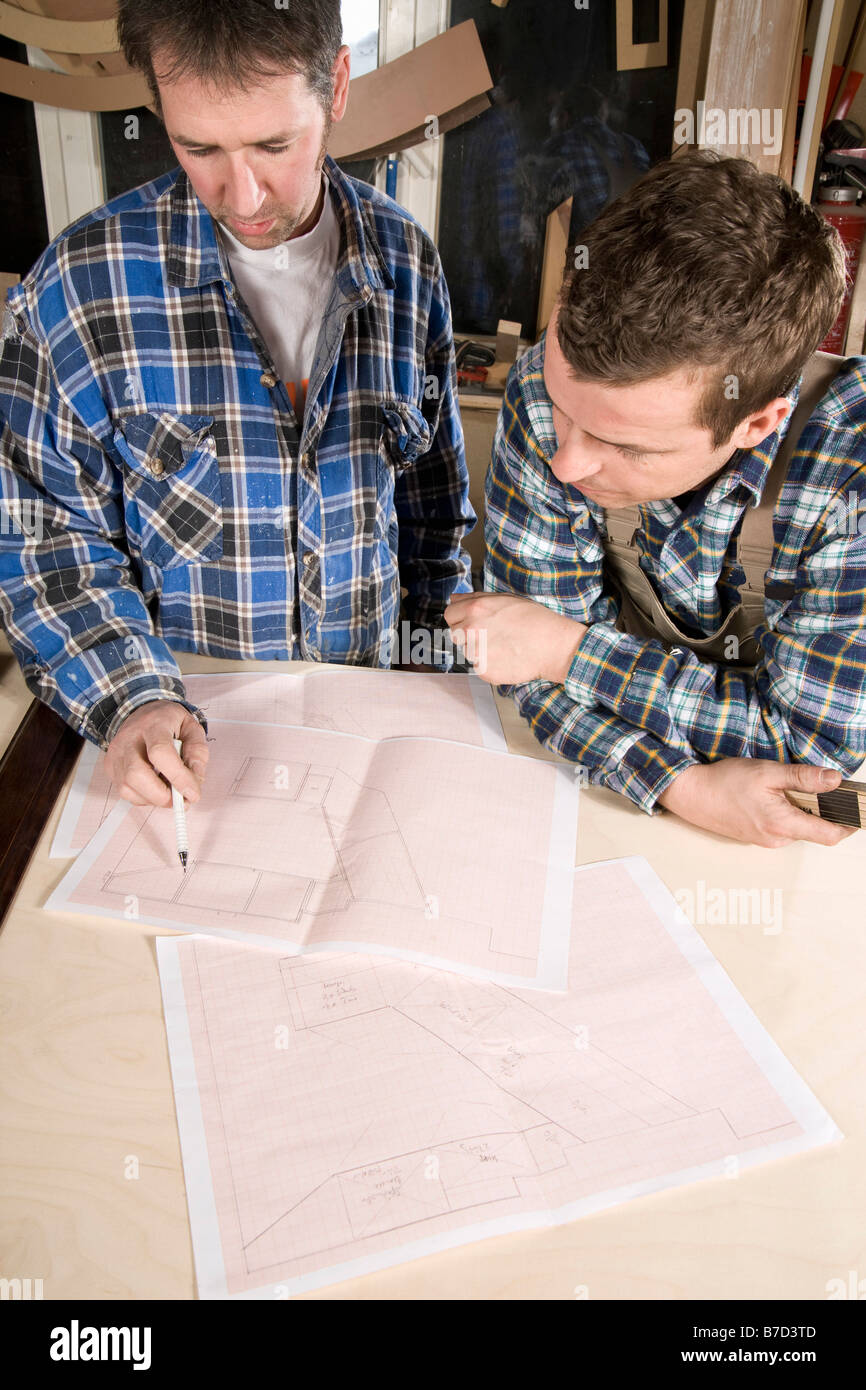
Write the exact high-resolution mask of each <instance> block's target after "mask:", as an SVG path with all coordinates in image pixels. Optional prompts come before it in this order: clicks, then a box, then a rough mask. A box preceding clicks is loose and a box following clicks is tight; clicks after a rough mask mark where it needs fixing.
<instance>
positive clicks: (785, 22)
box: [698, 0, 800, 174]
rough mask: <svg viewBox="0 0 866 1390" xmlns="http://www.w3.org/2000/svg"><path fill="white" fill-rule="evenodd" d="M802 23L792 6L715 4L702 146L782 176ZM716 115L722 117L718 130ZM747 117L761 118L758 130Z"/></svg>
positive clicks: (724, 0)
mask: <svg viewBox="0 0 866 1390" xmlns="http://www.w3.org/2000/svg"><path fill="white" fill-rule="evenodd" d="M792 20H794V21H795V22H792ZM798 20H799V13H798V11H796V10H795V11H794V12H793V13H792V6H791V0H716V8H715V15H714V19H713V31H712V37H711V42H710V54H709V61H708V63H707V82H706V91H705V101H706V119H705V122H704V123H701V124H703V125H704V127H705V128H704V130H702V131H699V133H698V144H699V145H701V146H702V147H703V148H707V149H714V150H717V151H718V152H719V153H720V154H726V155H738V156H743V157H745V158H747V159H751V160H752V161H753V162H754V163H755V164H756V165H757V166H758V168H759V169H763V170H765V171H766V172H767V173H773V174H777V173H778V172H779V170H780V167H781V160H782V150H783V147H784V130H785V116H786V113H787V111H788V106H789V102H790V93H791V75H792V72H793V70H794V67H795V63H796V53H797V45H798V43H799V36H800V29H799V23H798V22H796V21H798ZM714 111H716V112H721V113H723V116H724V121H723V122H722V121H720V122H719V123H718V125H719V129H716V128H714V118H713V116H712V112H714ZM732 112H733V113H735V118H734V119H735V123H734V121H732V119H731V113H732ZM748 112H752V113H757V129H756V121H755V119H754V118H749V119H744V116H745V113H748ZM720 133H721V134H722V135H723V137H724V138H720ZM776 146H778V148H776Z"/></svg>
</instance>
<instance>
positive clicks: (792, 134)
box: [779, 0, 808, 183]
mask: <svg viewBox="0 0 866 1390" xmlns="http://www.w3.org/2000/svg"><path fill="white" fill-rule="evenodd" d="M807 10H808V5H807V3H806V0H800V30H799V39H798V42H797V47H796V50H795V52H794V63H793V67H792V70H791V87H790V91H789V93H788V111H787V115H786V117H785V138H784V140H783V141H782V157H781V159H780V161H779V173H780V174H781V176H782V178H783V179H784V180H785V182H786V183H791V181H792V179H793V177H794V144H795V141H796V138H797V104H798V98H799V94H800V72H801V70H802V67H803V48H804V46H805V43H806V14H807Z"/></svg>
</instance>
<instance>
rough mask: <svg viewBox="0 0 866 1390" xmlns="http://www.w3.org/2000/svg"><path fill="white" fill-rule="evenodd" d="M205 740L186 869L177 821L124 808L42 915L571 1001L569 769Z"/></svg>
mask: <svg viewBox="0 0 866 1390" xmlns="http://www.w3.org/2000/svg"><path fill="white" fill-rule="evenodd" d="M209 727H210V729H211V733H212V735H213V743H212V746H211V748H212V751H211V759H210V764H209V768H208V779H207V783H206V786H205V794H204V795H203V796H202V799H201V801H200V802H198V803H197V804H196V805H195V806H193V807H191V808H190V810H189V812H188V815H187V824H188V831H189V842H190V848H189V861H188V866H187V872H186V873H184V872H183V871H182V869H181V867H180V864H179V863H178V858H177V850H176V846H175V842H174V820H173V817H172V815H171V812H170V811H169V810H163V809H161V808H156V807H132V806H129V805H126V804H124V805H123V806H119V807H117V808H115V809H114V810H113V811H112V812H111V814H110V816H109V817H108V819H107V820H106V821H105V822H104V823H103V824H102V826H101V827H100V828H99V830H98V831H97V832H96V834H95V835H94V836H93V838H92V839H91V840H90V842H89V843H88V845H87V847H86V848H85V849H84V850H83V851H82V852H81V853H80V854H79V856H78V858H77V859H76V860H75V861H74V862H73V865H72V867H71V868H70V869H69V871H68V872H67V874H66V876H65V877H64V878H63V879H62V881H61V883H60V884H59V886H58V888H57V889H56V890H55V892H54V893H53V894H52V896H51V898H50V899H49V901H48V902H47V903H46V907H47V908H48V909H49V910H53V909H57V910H60V911H76V910H77V911H86V912H91V913H96V914H98V915H102V916H109V917H115V918H120V919H123V918H126V919H127V920H129V919H134V920H136V921H140V922H149V923H151V924H153V925H154V926H159V927H171V928H173V929H175V930H180V931H202V932H205V933H213V934H215V935H219V936H228V937H234V938H235V939H237V940H243V941H248V942H250V943H251V944H253V945H274V944H279V945H283V946H285V947H286V948H294V949H295V950H307V951H311V950H321V949H328V950H335V951H336V950H351V951H356V950H360V949H363V950H367V951H373V952H376V951H381V952H385V953H388V954H392V955H394V954H396V955H398V956H402V957H403V958H406V959H410V960H417V961H420V962H424V963H427V964H432V965H437V966H439V967H440V968H447V969H451V970H462V971H465V972H467V973H469V974H473V975H478V976H480V977H482V978H486V979H496V980H498V981H499V982H500V983H504V984H518V985H522V984H527V985H530V986H534V987H537V988H546V989H564V987H565V980H566V972H567V963H568V935H569V930H570V912H571V873H572V868H573V864H574V854H575V840H576V834H577V807H578V796H579V790H578V784H577V781H576V779H575V778H574V777H573V776H572V775H571V773H570V770H569V769H567V768H563V767H561V766H558V765H556V764H553V763H547V762H541V761H539V760H537V759H534V758H519V757H514V756H512V755H510V754H507V753H499V752H494V751H491V750H487V749H485V748H480V747H471V746H467V745H462V744H457V743H450V742H447V741H445V740H435V739H419V738H392V739H385V740H382V741H375V740H370V739H362V738H359V737H357V736H353V735H347V734H342V733H333V732H330V731H325V730H321V729H301V728H292V727H288V726H286V727H278V726H273V725H266V724H247V723H244V722H238V721H232V720H216V719H214V720H211V722H210V725H209Z"/></svg>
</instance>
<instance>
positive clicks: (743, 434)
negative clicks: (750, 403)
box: [731, 396, 791, 449]
mask: <svg viewBox="0 0 866 1390" xmlns="http://www.w3.org/2000/svg"><path fill="white" fill-rule="evenodd" d="M790 409H791V402H790V401H789V399H788V397H787V396H777V397H776V399H775V400H773V401H770V403H769V405H765V406H762V407H761V409H760V410H753V411H752V413H751V415H747V416H746V418H745V420H742V421H741V422H740V424H739V425H737V428H736V429H735V430H734V433H733V434H732V435H731V443H732V444H733V446H734V448H735V449H754V447H755V445H756V444H760V443H761V441H762V440H763V439H766V438H767V435H768V434H772V433H773V431H774V430H777V429H778V428H779V426H780V425H781V423H782V421H783V420H784V418H785V416H786V415H787V414H788V411H789V410H790Z"/></svg>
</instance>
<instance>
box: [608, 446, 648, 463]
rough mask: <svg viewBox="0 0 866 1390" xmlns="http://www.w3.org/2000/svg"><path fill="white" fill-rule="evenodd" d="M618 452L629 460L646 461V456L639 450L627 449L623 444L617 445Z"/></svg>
mask: <svg viewBox="0 0 866 1390" xmlns="http://www.w3.org/2000/svg"><path fill="white" fill-rule="evenodd" d="M615 447H616V451H617V453H618V454H622V456H623V458H627V459H645V458H646V454H642V453H641V452H640V451H639V450H638V449H625V448H623V446H622V445H621V444H617V445H616V446H615Z"/></svg>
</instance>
